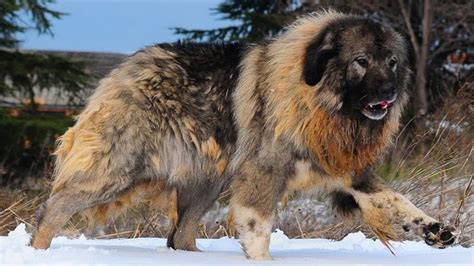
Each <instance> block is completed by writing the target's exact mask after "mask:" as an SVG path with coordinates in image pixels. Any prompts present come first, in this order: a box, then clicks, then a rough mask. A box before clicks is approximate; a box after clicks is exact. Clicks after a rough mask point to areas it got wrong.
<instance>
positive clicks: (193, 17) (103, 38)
mask: <svg viewBox="0 0 474 266" xmlns="http://www.w3.org/2000/svg"><path fill="white" fill-rule="evenodd" d="M219 2H220V1H219V0H194V1H193V0H57V3H55V4H53V5H51V6H50V8H51V9H53V10H57V11H61V12H65V13H68V15H66V16H64V17H63V18H62V19H61V20H54V21H53V27H52V31H53V33H54V36H53V37H51V36H49V35H38V33H36V32H34V31H28V32H27V33H25V34H21V35H18V37H19V38H20V39H21V40H23V43H22V47H23V48H30V49H48V50H79V51H108V52H122V53H131V52H133V51H136V50H137V49H140V48H141V47H144V46H146V45H150V44H154V43H159V42H172V41H176V40H177V39H178V38H179V36H176V35H174V34H173V31H172V30H171V29H170V28H171V27H184V28H201V29H208V28H216V27H221V26H225V25H229V24H230V22H229V21H222V20H219V18H220V15H212V13H213V12H214V11H212V10H210V9H211V8H214V7H216V6H217V5H218V4H219Z"/></svg>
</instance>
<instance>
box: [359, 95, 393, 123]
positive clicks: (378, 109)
mask: <svg viewBox="0 0 474 266" xmlns="http://www.w3.org/2000/svg"><path fill="white" fill-rule="evenodd" d="M394 101H395V100H392V101H387V100H382V101H379V102H372V103H369V104H367V105H366V106H364V108H362V114H364V115H365V116H367V117H368V118H369V119H372V120H380V119H382V118H384V117H385V115H387V112H388V109H389V108H390V106H392V103H393V102H394Z"/></svg>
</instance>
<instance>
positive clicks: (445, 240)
mask: <svg viewBox="0 0 474 266" xmlns="http://www.w3.org/2000/svg"><path fill="white" fill-rule="evenodd" d="M455 231H456V228H454V227H453V226H445V225H443V224H442V223H430V224H428V225H426V226H425V227H424V228H423V237H424V239H425V243H426V244H428V245H430V246H433V247H435V248H446V247H448V246H450V245H452V244H453V243H454V241H455V240H456V235H455V233H454V232H455Z"/></svg>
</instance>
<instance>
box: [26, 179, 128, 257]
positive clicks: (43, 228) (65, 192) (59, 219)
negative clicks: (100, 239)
mask: <svg viewBox="0 0 474 266" xmlns="http://www.w3.org/2000/svg"><path fill="white" fill-rule="evenodd" d="M77 175H82V173H77ZM79 179H80V177H79ZM108 181H109V182H100V183H99V182H94V179H93V178H84V180H83V181H82V182H77V183H69V184H66V185H65V186H64V187H63V188H61V189H60V190H59V191H57V192H54V193H53V194H52V195H51V197H50V198H49V199H48V200H47V201H46V202H45V203H44V205H43V207H42V209H41V210H40V211H39V212H38V215H37V229H36V232H35V234H34V236H33V239H32V242H31V245H32V246H33V247H34V248H37V249H46V248H48V247H49V246H50V245H51V240H52V239H53V237H54V235H55V234H56V233H57V232H58V231H59V230H61V228H62V227H63V226H64V225H65V224H66V223H67V222H68V220H69V219H70V218H71V217H72V216H73V215H74V214H75V213H77V212H80V211H82V210H85V209H87V208H90V207H93V206H96V205H98V204H102V203H106V202H109V201H111V200H113V199H115V198H116V197H118V196H119V195H120V193H122V192H124V191H126V190H127V189H128V188H129V186H130V185H131V180H130V179H128V178H121V179H119V178H116V179H115V180H114V179H113V178H110V179H108Z"/></svg>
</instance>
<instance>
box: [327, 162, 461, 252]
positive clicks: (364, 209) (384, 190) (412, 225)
mask: <svg viewBox="0 0 474 266" xmlns="http://www.w3.org/2000/svg"><path fill="white" fill-rule="evenodd" d="M333 202H334V203H335V207H336V208H338V209H340V210H341V211H342V212H346V213H350V212H357V211H360V213H361V215H362V220H363V222H364V223H365V224H366V225H368V226H369V227H370V228H371V229H372V230H373V231H374V233H375V234H376V235H377V236H378V237H379V238H380V239H381V240H382V241H384V240H399V239H400V236H401V235H403V234H404V233H406V232H409V231H413V232H414V233H415V234H416V235H418V236H421V237H423V239H424V240H425V242H426V243H427V244H428V245H430V246H433V247H437V248H445V247H447V246H449V245H451V244H453V243H454V241H455V234H454V231H455V228H454V227H452V226H445V225H444V224H442V223H441V222H439V221H437V220H436V219H434V218H432V217H430V216H428V215H426V214H425V213H424V212H423V211H421V210H420V209H418V208H417V207H416V206H415V205H413V203H411V202H410V201H409V200H408V199H407V198H405V197H404V196H403V195H401V194H400V193H397V192H394V191H392V190H391V189H390V188H389V187H387V186H386V185H385V184H383V182H382V180H381V178H380V177H378V176H377V175H376V174H375V173H374V172H373V170H372V169H369V168H367V169H365V170H364V171H363V172H362V173H361V175H359V176H356V177H354V179H353V183H352V187H351V188H349V189H346V190H344V191H336V192H334V193H333Z"/></svg>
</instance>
